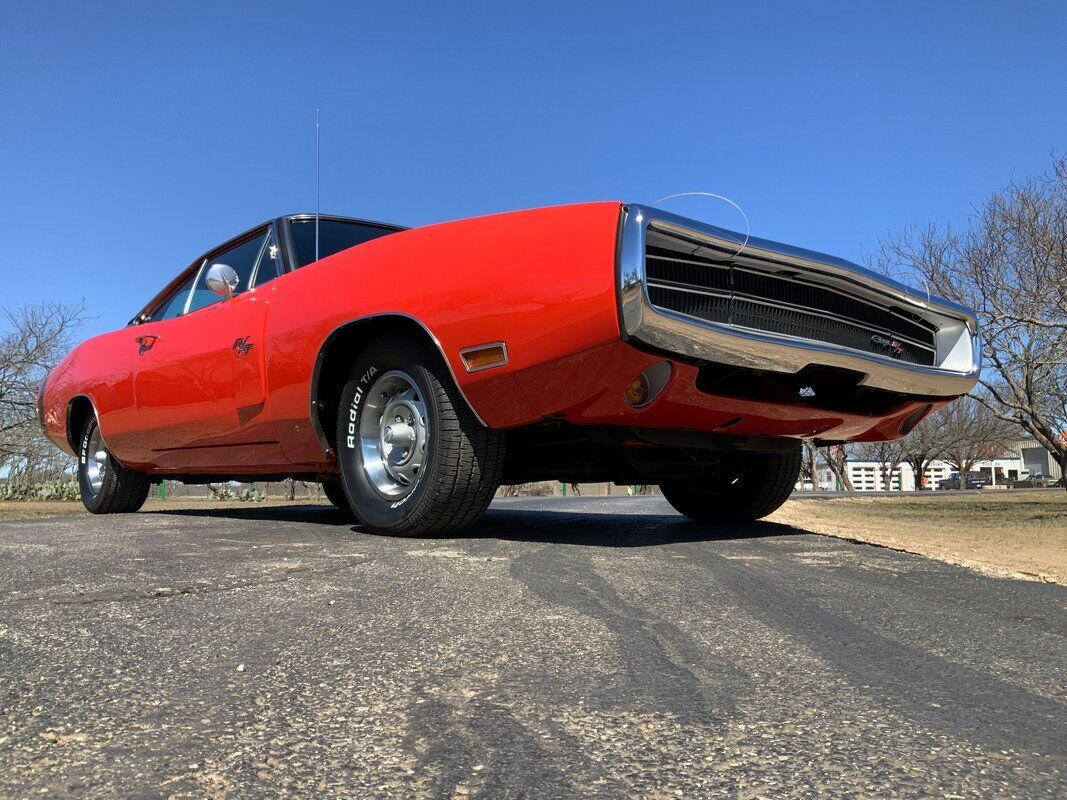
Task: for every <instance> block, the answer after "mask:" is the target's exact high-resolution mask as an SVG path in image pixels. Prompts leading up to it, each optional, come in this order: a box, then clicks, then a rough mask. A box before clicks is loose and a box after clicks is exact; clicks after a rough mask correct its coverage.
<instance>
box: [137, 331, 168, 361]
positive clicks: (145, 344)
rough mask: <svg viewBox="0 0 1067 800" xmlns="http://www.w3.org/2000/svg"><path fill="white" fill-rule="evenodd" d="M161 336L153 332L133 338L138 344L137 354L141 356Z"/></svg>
mask: <svg viewBox="0 0 1067 800" xmlns="http://www.w3.org/2000/svg"><path fill="white" fill-rule="evenodd" d="M162 338H163V337H162V336H156V335H155V334H154V333H146V334H145V335H144V336H138V337H137V338H136V339H134V341H135V342H137V345H138V349H137V355H139V356H143V355H144V354H145V353H147V352H148V351H149V350H151V349H152V347H153V345H155V343H156V342H158V341H160V340H161V339H162Z"/></svg>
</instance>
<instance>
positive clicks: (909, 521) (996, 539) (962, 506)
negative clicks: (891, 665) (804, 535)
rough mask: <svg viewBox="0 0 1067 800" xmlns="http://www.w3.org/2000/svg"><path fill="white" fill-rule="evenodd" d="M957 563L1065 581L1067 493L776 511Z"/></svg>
mask: <svg viewBox="0 0 1067 800" xmlns="http://www.w3.org/2000/svg"><path fill="white" fill-rule="evenodd" d="M769 519H770V520H772V521H774V522H781V523H784V524H788V525H794V526H796V527H800V528H805V529H807V530H810V531H813V532H815V533H821V534H824V535H827V536H836V537H839V538H843V539H852V540H856V541H861V542H867V543H870V544H877V545H882V546H884V547H892V548H895V549H898V550H905V551H907V552H909V553H918V554H920V555H924V556H930V557H931V558H937V559H940V560H942V561H948V562H950V563H953V564H962V565H964V566H968V567H974V568H977V569H983V570H986V571H990V572H994V573H997V574H1010V575H1014V576H1017V577H1026V578H1031V579H1037V580H1045V581H1053V582H1056V583H1067V492H1064V491H1062V490H1060V491H1004V492H993V491H988V492H983V493H978V494H948V493H946V494H944V495H941V496H937V497H933V496H928V495H924V496H915V495H911V496H908V495H902V496H900V497H877V498H866V497H843V498H835V499H832V500H807V499H805V500H790V501H789V502H787V503H786V504H785V505H784V506H782V508H781V509H779V510H778V511H777V512H775V513H774V514H773V515H772V516H771V517H770V518H769Z"/></svg>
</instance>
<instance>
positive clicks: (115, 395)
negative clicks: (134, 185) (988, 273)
mask: <svg viewBox="0 0 1067 800" xmlns="http://www.w3.org/2000/svg"><path fill="white" fill-rule="evenodd" d="M979 364H980V354H979V339H978V329H977V326H976V324H975V320H974V316H973V315H972V314H971V312H969V311H968V310H967V309H965V308H962V307H960V306H958V305H956V304H954V303H951V302H949V301H946V300H942V299H939V298H936V297H930V296H929V295H928V294H927V293H925V292H917V291H914V290H912V289H909V288H908V287H906V286H903V285H901V284H899V283H896V282H894V281H892V280H889V279H887V278H884V277H881V276H878V275H875V274H873V273H871V272H868V271H867V270H864V269H863V268H861V267H859V266H857V265H855V264H852V263H849V262H847V261H843V260H841V259H837V258H833V257H831V256H826V255H823V254H820V253H814V252H811V251H808V250H802V249H798V248H795V247H790V246H786V245H782V244H778V243H775V242H770V241H765V240H761V239H755V238H751V239H746V238H744V237H741V236H738V235H737V234H734V233H731V232H729V231H725V230H723V229H721V228H716V227H713V226H709V225H705V224H703V223H700V222H697V221H695V220H691V219H686V218H683V217H679V216H676V215H673V214H669V213H667V212H664V211H661V210H659V209H655V208H649V207H645V206H640V205H632V204H630V205H627V204H624V203H619V202H604V203H588V204H581V205H569V206H560V207H554V208H542V209H535V210H530V211H519V212H513V213H508V214H498V215H493V216H488V217H479V218H474V219H466V220H460V221H457V222H449V223H444V224H440V225H430V226H427V227H423V228H414V229H404V228H401V227H397V226H393V225H386V224H382V223H376V222H366V221H363V220H357V219H347V218H343V217H332V216H329V217H328V216H324V217H320V218H318V220H316V218H315V217H314V216H312V215H309V214H298V215H293V216H287V217H281V218H279V219H275V220H272V221H270V222H267V223H265V224H263V225H260V226H257V227H256V228H253V229H252V230H250V231H248V232H247V233H243V234H241V235H240V236H238V237H236V238H234V239H232V240H230V241H229V242H226V243H225V244H223V245H221V246H220V247H217V248H215V249H214V250H212V251H211V252H209V253H207V254H206V255H204V256H201V257H200V258H197V259H196V260H195V261H194V262H193V263H192V264H190V265H189V266H188V267H187V268H186V269H184V270H182V271H181V273H180V274H178V276H177V277H175V278H174V280H172V281H171V282H170V283H169V284H168V285H167V286H166V287H165V288H164V289H163V291H161V292H160V293H159V294H158V295H157V296H156V297H155V298H154V299H153V300H152V301H151V302H149V303H148V305H146V306H145V308H144V310H143V311H141V312H140V313H139V314H137V316H136V317H134V318H133V320H132V321H131V322H130V324H129V325H128V326H127V327H125V328H123V329H121V330H118V331H114V332H112V333H107V334H104V335H102V336H97V337H95V338H93V339H90V340H88V341H86V342H84V343H83V344H81V345H79V346H78V347H77V348H75V350H74V351H73V352H72V353H71V354H70V355H69V356H67V358H66V359H64V360H63V362H62V363H60V364H59V366H57V367H56V368H55V369H54V370H53V371H52V373H51V374H50V375H49V376H48V378H47V380H46V381H45V382H44V383H43V384H42V386H41V390H40V395H39V398H38V409H39V414H40V420H41V425H42V426H43V427H44V430H45V432H46V433H47V434H48V436H49V437H50V438H51V439H52V440H53V441H54V442H55V443H56V444H57V445H58V446H59V447H61V448H63V449H64V450H66V451H67V452H70V453H72V454H73V455H75V456H76V457H77V459H78V475H79V480H80V483H81V492H82V499H83V501H84V503H85V506H86V508H88V509H89V511H92V512H94V513H113V512H129V511H136V510H137V509H138V508H140V507H141V505H142V504H143V503H144V500H145V497H146V496H147V493H148V490H149V486H150V484H151V483H153V482H158V481H160V480H162V479H164V478H168V479H176V480H182V481H186V482H190V483H207V482H216V481H226V480H253V479H258V480H267V479H270V480H277V479H280V478H284V477H296V478H300V479H302V480H314V481H320V482H321V483H322V485H323V487H324V489H325V492H326V495H327V497H329V498H330V500H331V501H333V502H334V503H335V504H336V505H337V506H339V507H341V508H345V509H351V511H352V512H353V513H354V514H355V515H356V517H357V518H358V520H359V521H360V523H362V524H363V525H364V526H365V527H366V528H367V529H369V530H372V531H378V532H381V533H389V534H395V535H425V534H444V533H455V532H457V531H460V530H462V529H464V528H466V527H467V526H469V525H470V524H471V523H473V522H474V521H475V520H476V519H478V517H479V515H481V514H482V512H483V511H484V510H485V508H486V506H488V504H489V501H490V499H491V498H492V497H493V494H494V492H495V491H496V489H497V487H498V486H500V485H501V484H502V483H505V484H507V483H520V482H526V481H539V480H559V481H567V482H574V481H614V482H616V483H620V484H631V483H642V484H658V485H659V486H660V487H661V488H662V490H663V494H664V496H665V497H666V498H667V500H668V501H670V503H671V504H672V505H673V506H674V507H675V508H677V509H678V510H679V511H680V512H681V513H683V514H685V515H688V516H689V517H692V518H694V519H697V520H701V521H706V522H730V521H742V520H752V519H757V518H759V517H762V516H765V515H767V514H769V513H770V512H772V511H773V510H774V509H776V508H777V507H778V506H779V505H781V503H782V502H783V501H784V500H785V498H786V497H787V496H788V495H789V492H790V491H791V489H792V488H793V485H794V483H795V481H796V480H797V475H798V471H799V468H800V442H801V440H803V439H814V440H815V441H817V442H819V443H820V444H828V443H834V442H854V441H871V440H883V439H892V438H895V437H899V436H902V435H904V434H906V433H907V432H908V431H909V430H911V429H912V428H913V427H915V425H916V424H918V422H919V421H920V420H921V419H922V418H923V417H924V416H926V415H927V414H929V413H930V412H931V411H932V410H933V409H935V408H937V407H938V406H940V405H942V404H944V403H947V402H949V401H950V400H952V399H953V398H955V397H957V396H959V395H961V394H964V393H966V392H967V391H968V390H969V389H970V388H971V387H972V386H973V385H974V383H975V381H976V379H977V376H978V370H979Z"/></svg>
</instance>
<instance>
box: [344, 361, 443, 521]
mask: <svg viewBox="0 0 1067 800" xmlns="http://www.w3.org/2000/svg"><path fill="white" fill-rule="evenodd" d="M359 443H360V454H361V455H362V457H363V470H364V471H365V472H366V473H367V478H368V479H369V480H370V482H371V485H372V486H373V487H374V488H375V490H376V491H377V492H378V493H379V494H381V495H383V496H385V497H386V498H388V499H390V500H399V499H402V498H404V497H407V496H408V495H409V494H411V492H412V491H414V489H415V486H416V485H417V484H418V482H419V478H420V476H421V475H422V465H423V462H424V461H425V459H426V448H427V447H428V445H429V443H430V428H429V425H428V424H427V421H426V401H425V398H424V397H423V395H422V390H421V389H419V387H418V385H417V384H416V383H415V380H414V379H413V378H412V377H411V376H410V375H408V374H407V373H406V372H403V371H401V370H393V371H391V372H387V373H385V374H384V375H382V376H381V377H380V378H378V380H376V381H375V382H374V384H373V385H372V386H371V388H370V391H368V392H367V397H366V400H365V401H364V405H363V414H362V416H361V417H360V422H359Z"/></svg>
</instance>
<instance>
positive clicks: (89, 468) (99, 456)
mask: <svg viewBox="0 0 1067 800" xmlns="http://www.w3.org/2000/svg"><path fill="white" fill-rule="evenodd" d="M85 449H86V452H85V477H86V478H87V479H88V480H89V488H90V489H92V490H93V494H99V493H100V489H101V488H103V486H104V477H105V476H106V475H107V468H108V464H107V460H108V459H107V450H106V449H105V448H104V439H103V437H102V436H101V435H100V426H99V425H97V426H96V427H95V428H93V432H92V433H90V434H89V444H88V445H87V446H86V448H85Z"/></svg>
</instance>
